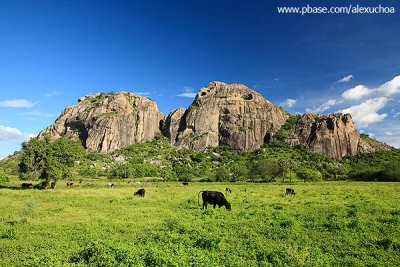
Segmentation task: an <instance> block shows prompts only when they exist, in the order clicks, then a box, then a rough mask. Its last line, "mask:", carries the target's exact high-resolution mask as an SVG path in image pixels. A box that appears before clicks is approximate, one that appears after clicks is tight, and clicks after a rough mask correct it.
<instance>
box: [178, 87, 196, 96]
mask: <svg viewBox="0 0 400 267" xmlns="http://www.w3.org/2000/svg"><path fill="white" fill-rule="evenodd" d="M180 89H181V90H182V91H183V93H180V94H179V95H176V96H180V97H187V98H194V97H195V96H196V95H197V94H196V93H194V92H193V91H195V89H194V88H193V87H190V86H181V87H180Z"/></svg>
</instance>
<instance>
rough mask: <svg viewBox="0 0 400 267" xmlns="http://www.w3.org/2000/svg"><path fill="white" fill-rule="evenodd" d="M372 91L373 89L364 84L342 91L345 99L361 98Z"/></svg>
mask: <svg viewBox="0 0 400 267" xmlns="http://www.w3.org/2000/svg"><path fill="white" fill-rule="evenodd" d="M371 93H372V91H371V90H370V89H368V88H367V87H365V86H364V85H357V86H356V87H354V88H351V89H349V90H346V91H344V92H343V93H342V98H343V99H344V100H359V99H361V98H363V97H364V96H367V95H369V94H371Z"/></svg>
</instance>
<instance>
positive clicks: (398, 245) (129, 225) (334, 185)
mask: <svg viewBox="0 0 400 267" xmlns="http://www.w3.org/2000/svg"><path fill="white" fill-rule="evenodd" d="M20 183H21V182H19V181H11V182H9V183H3V184H2V185H1V186H0V200H1V205H0V266H88V265H89V266H399V265H400V230H399V229H400V193H399V192H400V184H399V183H361V182H321V183H306V184H305V183H296V184H294V185H293V187H294V188H295V190H296V191H297V195H296V196H295V197H290V196H287V197H285V196H284V192H285V188H286V187H287V185H281V184H251V183H233V184H222V183H221V184H218V183H190V184H189V186H188V187H183V186H182V185H181V184H180V183H163V182H158V183H150V182H149V183H142V184H141V185H137V184H136V183H130V184H128V183H126V182H116V187H115V188H114V189H110V188H107V186H106V183H107V182H105V181H103V182H101V181H97V182H93V181H92V182H88V181H84V182H83V183H82V184H79V183H75V184H76V186H75V187H74V188H66V186H65V182H60V184H59V186H58V187H57V188H56V189H55V190H34V189H28V190H17V189H15V188H13V186H17V185H18V186H19V185H20ZM226 186H228V187H230V188H231V189H232V194H230V195H228V196H227V199H228V201H230V202H231V204H232V211H227V210H226V209H225V208H224V207H222V208H221V209H218V208H217V209H215V210H214V209H213V208H212V207H211V206H209V207H208V209H207V210H201V206H199V205H198V204H197V193H198V192H199V191H200V190H205V189H207V190H217V191H222V192H224V190H225V187H226ZM140 187H143V188H145V189H146V196H145V197H144V198H140V197H135V196H133V193H134V192H135V191H136V190H137V189H138V188H140ZM200 202H201V201H200Z"/></svg>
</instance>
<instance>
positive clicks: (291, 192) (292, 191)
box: [285, 188, 296, 196]
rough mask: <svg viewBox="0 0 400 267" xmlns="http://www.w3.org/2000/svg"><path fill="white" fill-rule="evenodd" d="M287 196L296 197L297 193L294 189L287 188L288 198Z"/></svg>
mask: <svg viewBox="0 0 400 267" xmlns="http://www.w3.org/2000/svg"><path fill="white" fill-rule="evenodd" d="M286 195H292V196H295V195H296V192H294V189H293V188H286V193H285V196H286Z"/></svg>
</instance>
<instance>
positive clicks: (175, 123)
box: [162, 108, 186, 145]
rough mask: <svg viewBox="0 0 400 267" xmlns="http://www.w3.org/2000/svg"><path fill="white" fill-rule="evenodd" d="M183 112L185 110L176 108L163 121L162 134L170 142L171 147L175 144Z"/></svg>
mask: <svg viewBox="0 0 400 267" xmlns="http://www.w3.org/2000/svg"><path fill="white" fill-rule="evenodd" d="M185 112H186V109H185V108H177V109H174V110H173V111H171V112H170V113H169V114H168V115H167V116H166V117H165V119H164V123H163V125H162V133H163V135H164V136H165V137H167V138H168V139H169V140H170V141H171V144H172V145H173V144H175V141H176V137H177V135H178V130H179V128H180V127H181V122H182V117H183V116H184V114H185Z"/></svg>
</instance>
